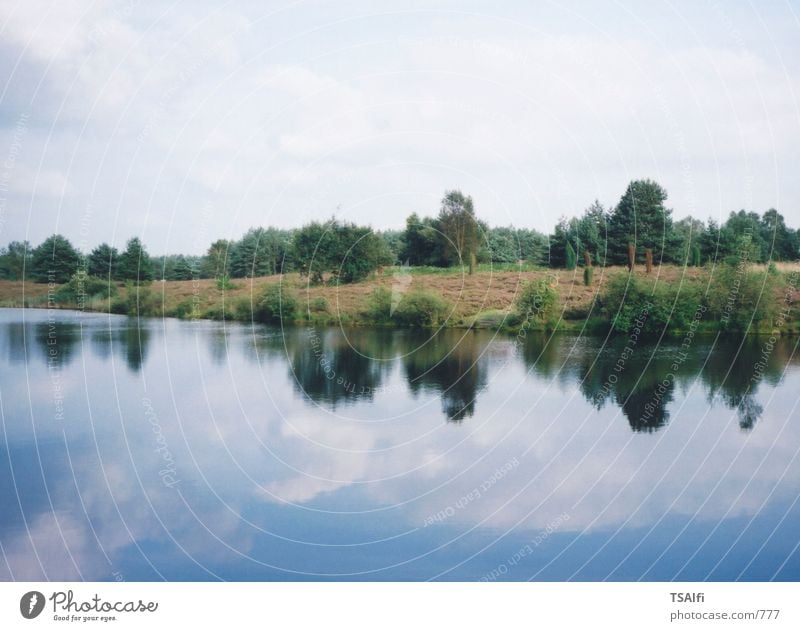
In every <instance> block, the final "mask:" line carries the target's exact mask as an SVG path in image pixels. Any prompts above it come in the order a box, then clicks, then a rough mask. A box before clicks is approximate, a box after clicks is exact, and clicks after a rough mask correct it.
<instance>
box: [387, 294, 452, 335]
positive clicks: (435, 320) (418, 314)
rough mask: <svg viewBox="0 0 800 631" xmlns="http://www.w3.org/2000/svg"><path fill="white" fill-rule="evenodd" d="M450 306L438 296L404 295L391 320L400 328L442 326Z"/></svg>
mask: <svg viewBox="0 0 800 631" xmlns="http://www.w3.org/2000/svg"><path fill="white" fill-rule="evenodd" d="M449 311H450V305H449V304H448V303H447V302H446V301H445V300H444V299H443V298H442V297H441V296H439V295H438V294H435V293H433V292H429V291H414V292H409V293H407V294H405V295H404V296H403V298H402V300H400V303H399V304H398V305H397V308H396V309H395V310H394V313H392V320H393V321H394V322H395V323H396V324H399V325H400V326H416V327H429V326H438V325H440V324H442V323H443V322H444V321H445V319H446V318H447V315H448V313H449Z"/></svg>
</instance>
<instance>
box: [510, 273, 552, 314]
mask: <svg viewBox="0 0 800 631" xmlns="http://www.w3.org/2000/svg"><path fill="white" fill-rule="evenodd" d="M557 305H558V291H557V290H556V289H555V287H552V286H551V285H550V282H549V281H548V280H547V279H546V278H540V279H539V280H532V281H530V282H528V283H527V284H525V285H524V286H523V287H522V291H520V294H519V296H518V297H517V301H516V307H517V313H518V314H519V317H520V319H521V322H522V324H523V325H524V324H526V323H530V322H531V321H539V322H552V320H553V318H554V316H555V313H556V307H557Z"/></svg>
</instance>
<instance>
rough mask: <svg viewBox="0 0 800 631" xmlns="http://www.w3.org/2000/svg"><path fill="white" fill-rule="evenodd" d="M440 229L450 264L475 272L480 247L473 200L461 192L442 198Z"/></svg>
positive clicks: (448, 193)
mask: <svg viewBox="0 0 800 631" xmlns="http://www.w3.org/2000/svg"><path fill="white" fill-rule="evenodd" d="M439 228H440V230H441V232H442V235H443V236H444V238H445V248H444V251H445V253H446V255H447V258H448V261H449V262H450V264H462V265H463V264H464V261H466V262H467V263H468V264H469V266H470V273H471V272H472V270H473V266H474V262H475V260H476V259H477V254H478V247H479V246H480V234H479V226H478V221H477V220H476V218H475V209H474V207H473V203H472V198H471V197H468V196H464V194H463V193H461V191H448V192H446V193H445V195H444V197H443V198H442V207H441V210H440V211H439Z"/></svg>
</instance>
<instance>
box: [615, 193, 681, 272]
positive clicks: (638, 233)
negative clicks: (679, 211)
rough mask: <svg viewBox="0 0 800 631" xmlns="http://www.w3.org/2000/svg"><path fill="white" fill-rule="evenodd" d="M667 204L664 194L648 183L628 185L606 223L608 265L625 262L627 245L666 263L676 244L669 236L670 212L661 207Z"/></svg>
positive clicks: (670, 226)
mask: <svg viewBox="0 0 800 631" xmlns="http://www.w3.org/2000/svg"><path fill="white" fill-rule="evenodd" d="M666 200H667V192H666V191H665V190H664V189H663V188H662V187H661V186H660V185H659V184H657V183H656V182H653V181H651V180H635V181H633V182H631V183H630V184H629V185H628V188H627V190H626V191H625V194H624V195H623V196H622V198H621V199H620V201H619V204H617V206H616V208H614V211H613V212H612V213H611V216H610V217H609V220H608V240H609V247H608V252H609V260H610V261H611V262H613V263H618V264H621V263H626V262H627V261H626V259H625V247H626V246H627V244H628V243H634V244H635V245H636V249H637V250H638V251H640V252H644V251H645V250H646V249H647V248H652V249H653V251H654V252H655V253H656V258H657V259H658V260H659V261H663V260H669V257H670V256H672V255H673V254H674V252H675V251H676V250H677V244H676V242H675V238H674V234H673V232H672V219H671V215H672V211H671V210H670V209H668V208H666V206H665V205H664V202H666ZM665 257H666V259H665Z"/></svg>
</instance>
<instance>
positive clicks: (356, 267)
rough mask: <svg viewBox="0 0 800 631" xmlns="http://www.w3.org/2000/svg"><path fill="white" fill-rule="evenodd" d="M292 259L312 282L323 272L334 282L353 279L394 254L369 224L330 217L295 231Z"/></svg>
mask: <svg viewBox="0 0 800 631" xmlns="http://www.w3.org/2000/svg"><path fill="white" fill-rule="evenodd" d="M292 260H293V261H294V264H295V266H296V267H297V269H298V270H299V271H300V273H301V275H303V276H307V277H308V278H309V279H310V281H311V282H312V283H320V282H322V280H323V275H324V274H326V273H327V274H329V275H330V277H331V280H333V281H335V282H342V283H353V282H357V281H359V280H363V279H364V278H366V277H367V276H368V275H369V274H370V273H372V272H374V271H375V270H376V269H377V268H378V267H380V266H382V265H389V264H391V263H392V262H393V260H394V257H393V256H392V253H391V252H390V251H389V248H388V247H387V246H386V243H385V241H384V240H383V239H381V238H380V237H379V236H378V235H377V234H375V233H374V232H373V231H372V228H369V227H367V226H357V225H355V224H353V223H343V222H340V221H338V220H337V219H336V218H333V219H331V220H330V221H328V222H326V223H324V224H321V223H319V222H312V223H310V224H307V225H305V226H303V227H302V228H301V229H300V230H298V231H296V232H295V234H294V239H293V243H292Z"/></svg>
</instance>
